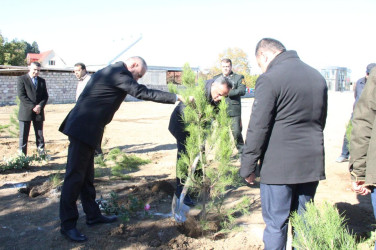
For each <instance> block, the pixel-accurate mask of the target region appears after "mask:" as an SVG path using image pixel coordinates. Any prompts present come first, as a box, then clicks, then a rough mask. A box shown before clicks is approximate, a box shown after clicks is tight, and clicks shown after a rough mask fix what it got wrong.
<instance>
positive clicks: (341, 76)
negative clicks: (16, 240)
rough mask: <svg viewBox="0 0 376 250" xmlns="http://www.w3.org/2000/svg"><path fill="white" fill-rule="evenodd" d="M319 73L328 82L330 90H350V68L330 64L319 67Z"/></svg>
mask: <svg viewBox="0 0 376 250" xmlns="http://www.w3.org/2000/svg"><path fill="white" fill-rule="evenodd" d="M321 74H322V75H323V77H324V78H325V80H326V83H327V84H328V90H330V91H348V90H350V85H351V81H350V75H351V70H350V69H348V68H345V67H336V66H330V67H326V68H323V69H321Z"/></svg>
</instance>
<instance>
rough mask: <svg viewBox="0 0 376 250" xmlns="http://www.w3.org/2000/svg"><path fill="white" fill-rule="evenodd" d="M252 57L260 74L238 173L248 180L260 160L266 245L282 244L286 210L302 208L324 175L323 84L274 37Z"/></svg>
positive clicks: (263, 43)
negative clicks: (254, 58) (254, 57)
mask: <svg viewBox="0 0 376 250" xmlns="http://www.w3.org/2000/svg"><path fill="white" fill-rule="evenodd" d="M256 60H257V63H258V65H259V66H260V68H261V70H262V72H263V74H262V75H261V76H260V77H259V78H258V79H257V82H256V91H255V93H256V94H255V100H254V104H253V108H252V114H251V118H250V121H249V126H248V130H247V138H246V143H245V146H244V149H243V154H242V157H241V169H240V175H241V176H242V177H243V178H245V179H246V181H247V182H248V183H250V184H253V182H254V179H255V170H256V165H257V164H258V163H259V164H260V166H261V174H260V176H261V184H260V191H261V205H262V213H263V218H264V221H265V223H266V228H265V231H264V244H265V249H285V247H286V240H287V228H288V220H289V215H290V213H291V212H292V211H298V213H301V212H303V211H304V208H305V204H306V202H308V201H310V200H313V198H314V195H315V193H316V188H317V185H318V182H319V181H320V180H323V179H325V167H324V138H323V130H324V127H325V122H326V115H327V85H326V82H325V79H324V78H323V77H322V76H321V74H320V73H319V72H318V71H317V70H315V69H313V68H312V67H310V66H308V65H307V64H305V63H303V62H302V61H301V60H300V59H299V57H298V55H297V53H296V52H295V51H286V49H285V47H284V46H283V45H282V44H281V43H280V42H279V41H277V40H274V39H270V38H264V39H262V40H261V41H260V42H259V43H258V44H257V46H256Z"/></svg>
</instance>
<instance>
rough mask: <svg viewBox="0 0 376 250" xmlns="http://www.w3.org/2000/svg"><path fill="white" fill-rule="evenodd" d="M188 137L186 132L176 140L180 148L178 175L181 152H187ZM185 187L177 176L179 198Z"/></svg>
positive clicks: (177, 194)
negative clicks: (186, 142)
mask: <svg viewBox="0 0 376 250" xmlns="http://www.w3.org/2000/svg"><path fill="white" fill-rule="evenodd" d="M187 137H188V133H186V132H184V133H183V134H182V136H181V138H179V139H177V140H176V146H177V148H178V153H177V157H176V176H178V165H177V163H178V161H179V159H180V157H181V154H185V153H186V149H185V144H184V143H185V139H186V138H187ZM183 188H184V185H183V184H182V183H181V180H180V178H178V177H176V192H175V194H176V196H177V197H178V198H179V197H180V194H181V192H182V191H183Z"/></svg>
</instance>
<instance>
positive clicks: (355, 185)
mask: <svg viewBox="0 0 376 250" xmlns="http://www.w3.org/2000/svg"><path fill="white" fill-rule="evenodd" d="M363 184H364V181H353V182H351V189H352V190H353V191H354V192H355V193H357V194H360V195H367V194H369V193H371V190H370V189H368V188H366V187H365V186H363Z"/></svg>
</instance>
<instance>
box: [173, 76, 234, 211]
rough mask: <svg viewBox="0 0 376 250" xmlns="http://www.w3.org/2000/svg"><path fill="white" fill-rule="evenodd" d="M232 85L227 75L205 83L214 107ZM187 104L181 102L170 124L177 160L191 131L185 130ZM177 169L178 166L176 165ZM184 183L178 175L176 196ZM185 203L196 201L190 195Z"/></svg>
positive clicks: (189, 203) (186, 197) (210, 101)
mask: <svg viewBox="0 0 376 250" xmlns="http://www.w3.org/2000/svg"><path fill="white" fill-rule="evenodd" d="M231 88H232V85H231V83H230V81H229V80H228V79H227V78H225V77H217V78H216V79H215V80H213V79H210V80H208V81H207V82H206V84H205V93H206V98H207V101H208V102H209V103H210V104H211V105H212V106H214V107H216V106H217V105H218V104H219V101H220V100H222V98H223V97H225V96H227V95H228V93H229V91H230V90H231ZM184 109H185V104H184V103H182V102H180V103H179V104H178V105H177V106H176V107H175V109H174V111H173V112H172V114H171V117H170V123H169V125H168V130H169V131H170V132H171V134H172V135H173V136H174V137H175V139H176V144H177V148H178V153H177V161H176V162H178V161H179V159H180V157H181V155H182V154H184V153H186V148H185V143H186V139H187V138H188V136H189V133H188V132H187V131H186V130H185V124H184V121H183V115H184ZM176 169H177V167H176ZM183 187H184V185H183V184H182V182H181V180H180V178H178V177H176V192H175V194H176V197H177V198H179V197H180V194H181V193H182V191H183ZM184 204H185V205H187V206H193V205H194V202H193V201H192V199H191V197H190V196H189V194H188V195H186V196H185V198H184Z"/></svg>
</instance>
